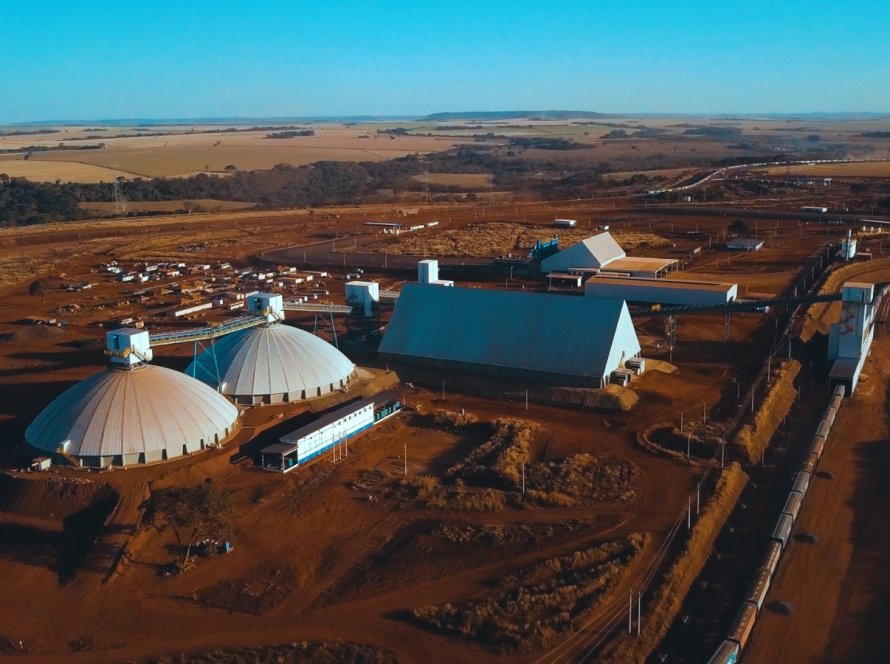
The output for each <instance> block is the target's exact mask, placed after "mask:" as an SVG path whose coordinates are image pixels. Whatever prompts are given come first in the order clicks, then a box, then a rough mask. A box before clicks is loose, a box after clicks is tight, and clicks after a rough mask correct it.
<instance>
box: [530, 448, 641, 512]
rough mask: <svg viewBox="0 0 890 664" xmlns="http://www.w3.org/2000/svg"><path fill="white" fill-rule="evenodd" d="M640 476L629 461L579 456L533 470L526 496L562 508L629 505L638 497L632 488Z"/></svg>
mask: <svg viewBox="0 0 890 664" xmlns="http://www.w3.org/2000/svg"><path fill="white" fill-rule="evenodd" d="M636 476H637V470H636V468H635V467H634V465H633V464H632V463H631V462H629V461H627V460H626V459H620V458H618V457H601V456H595V455H593V454H575V455H573V456H570V457H567V458H565V459H561V460H560V461H550V462H547V463H538V464H534V465H531V466H529V467H528V469H527V470H526V480H525V481H526V487H527V492H526V495H527V496H528V497H529V498H531V499H532V500H533V501H535V502H537V503H541V504H543V505H551V506H560V507H563V506H570V505H576V504H578V503H584V502H594V501H611V502H622V503H629V502H633V501H634V500H636V497H637V493H636V491H634V490H633V488H631V486H632V484H633V482H634V479H635V478H636Z"/></svg>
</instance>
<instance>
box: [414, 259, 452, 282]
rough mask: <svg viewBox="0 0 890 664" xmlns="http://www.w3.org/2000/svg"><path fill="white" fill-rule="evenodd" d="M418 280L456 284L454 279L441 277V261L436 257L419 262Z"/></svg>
mask: <svg viewBox="0 0 890 664" xmlns="http://www.w3.org/2000/svg"><path fill="white" fill-rule="evenodd" d="M417 282H418V283H421V284H436V285H437V286H454V282H453V281H450V280H448V279H439V261H437V260H436V259H435V258H427V259H425V260H422V261H419V262H418V263H417Z"/></svg>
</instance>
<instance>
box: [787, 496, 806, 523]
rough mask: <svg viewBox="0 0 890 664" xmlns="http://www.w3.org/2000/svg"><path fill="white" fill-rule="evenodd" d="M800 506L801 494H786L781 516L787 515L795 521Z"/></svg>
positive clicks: (801, 502) (801, 503) (801, 501)
mask: <svg viewBox="0 0 890 664" xmlns="http://www.w3.org/2000/svg"><path fill="white" fill-rule="evenodd" d="M801 505H803V494H800V493H798V492H797V491H792V492H791V493H789V494H788V499H787V500H786V501H785V507H783V508H782V514H787V515H788V516H790V517H791V518H792V519H794V520H795V521H797V515H798V514H799V513H800V507H801Z"/></svg>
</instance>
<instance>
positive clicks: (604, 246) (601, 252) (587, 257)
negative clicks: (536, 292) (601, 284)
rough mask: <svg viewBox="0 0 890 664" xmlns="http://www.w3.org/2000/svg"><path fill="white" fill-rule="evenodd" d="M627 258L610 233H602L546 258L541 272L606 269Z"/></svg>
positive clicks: (542, 262)
mask: <svg viewBox="0 0 890 664" xmlns="http://www.w3.org/2000/svg"><path fill="white" fill-rule="evenodd" d="M625 256H627V254H626V253H624V249H622V248H621V245H619V244H618V243H617V242H616V241H615V238H613V237H612V235H611V234H610V233H600V234H599V235H594V236H593V237H589V238H586V239H584V240H581V242H579V243H578V244H575V245H572V246H571V247H568V248H567V249H563V250H562V251H560V252H558V253H556V254H554V255H552V256H548V257H547V258H545V259H544V260H543V261H541V271H543V272H553V271H554V270H567V269H569V268H572V267H596V268H599V267H604V266H606V265H608V264H609V263H611V262H612V261H614V260H617V259H619V258H624V257H625Z"/></svg>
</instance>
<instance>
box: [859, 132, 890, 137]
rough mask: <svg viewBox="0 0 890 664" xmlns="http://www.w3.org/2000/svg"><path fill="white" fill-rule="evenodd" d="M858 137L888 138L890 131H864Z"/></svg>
mask: <svg viewBox="0 0 890 664" xmlns="http://www.w3.org/2000/svg"><path fill="white" fill-rule="evenodd" d="M859 135H860V136H862V137H863V138H890V131H864V132H862V133H861V134H859Z"/></svg>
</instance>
